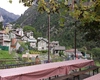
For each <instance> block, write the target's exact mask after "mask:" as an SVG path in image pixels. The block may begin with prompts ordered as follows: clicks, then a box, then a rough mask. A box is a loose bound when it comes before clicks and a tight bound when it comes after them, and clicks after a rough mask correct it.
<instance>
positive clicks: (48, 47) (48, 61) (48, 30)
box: [48, 14, 50, 63]
mask: <svg viewBox="0 0 100 80" xmlns="http://www.w3.org/2000/svg"><path fill="white" fill-rule="evenodd" d="M49 62H50V14H48V63H49Z"/></svg>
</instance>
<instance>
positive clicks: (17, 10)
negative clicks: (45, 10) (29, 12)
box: [0, 0, 27, 15]
mask: <svg viewBox="0 0 100 80" xmlns="http://www.w3.org/2000/svg"><path fill="white" fill-rule="evenodd" d="M0 7H1V8H3V9H5V10H7V11H9V12H11V13H14V14H18V15H21V14H23V13H24V11H25V10H26V9H27V7H24V6H23V4H22V3H19V0H13V2H12V4H11V3H9V0H0Z"/></svg>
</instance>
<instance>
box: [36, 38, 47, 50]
mask: <svg viewBox="0 0 100 80" xmlns="http://www.w3.org/2000/svg"><path fill="white" fill-rule="evenodd" d="M37 40H38V42H37V45H38V50H39V51H42V50H48V40H47V39H46V38H43V37H38V39H37Z"/></svg>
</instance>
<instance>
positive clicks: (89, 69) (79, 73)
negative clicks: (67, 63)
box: [72, 66, 100, 80]
mask: <svg viewBox="0 0 100 80" xmlns="http://www.w3.org/2000/svg"><path fill="white" fill-rule="evenodd" d="M99 68H100V67H98V66H91V67H89V68H88V69H85V70H82V71H78V72H75V73H72V75H73V76H74V77H73V80H75V78H76V77H77V78H78V80H80V75H82V74H85V73H86V72H90V71H93V75H94V73H95V71H96V72H97V73H98V72H99Z"/></svg>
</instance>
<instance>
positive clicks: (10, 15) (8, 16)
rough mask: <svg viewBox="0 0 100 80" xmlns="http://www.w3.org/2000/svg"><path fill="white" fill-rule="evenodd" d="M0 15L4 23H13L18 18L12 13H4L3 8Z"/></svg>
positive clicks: (0, 9)
mask: <svg viewBox="0 0 100 80" xmlns="http://www.w3.org/2000/svg"><path fill="white" fill-rule="evenodd" d="M0 15H2V16H3V18H4V23H7V22H14V21H16V20H17V19H18V18H19V17H20V16H19V15H15V14H13V13H10V12H8V11H6V10H5V9H3V8H0Z"/></svg>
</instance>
